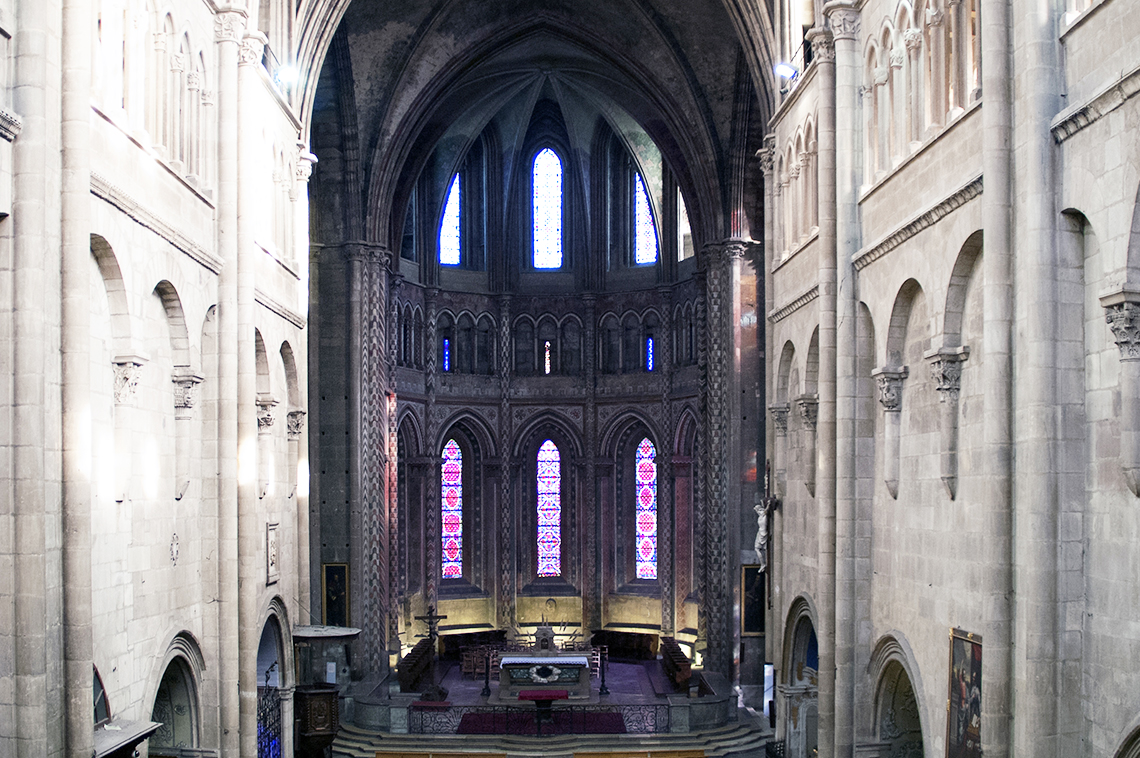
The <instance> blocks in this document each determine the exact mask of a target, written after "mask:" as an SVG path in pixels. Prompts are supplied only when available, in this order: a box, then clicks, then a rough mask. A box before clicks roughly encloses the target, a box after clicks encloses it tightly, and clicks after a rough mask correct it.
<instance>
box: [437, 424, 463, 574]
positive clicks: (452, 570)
mask: <svg viewBox="0 0 1140 758" xmlns="http://www.w3.org/2000/svg"><path fill="white" fill-rule="evenodd" d="M442 468H443V474H442V477H441V481H440V510H441V514H440V515H441V518H440V531H441V534H442V537H443V553H442V555H443V578H444V579H462V578H463V451H462V450H460V449H459V443H458V442H456V441H455V440H453V439H452V440H448V441H447V444H446V445H444V446H443V467H442Z"/></svg>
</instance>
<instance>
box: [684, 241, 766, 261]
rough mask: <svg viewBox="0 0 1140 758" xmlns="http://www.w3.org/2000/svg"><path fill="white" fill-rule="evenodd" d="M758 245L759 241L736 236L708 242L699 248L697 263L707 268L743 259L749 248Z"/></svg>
mask: <svg viewBox="0 0 1140 758" xmlns="http://www.w3.org/2000/svg"><path fill="white" fill-rule="evenodd" d="M759 245H760V243H759V242H753V241H752V240H748V239H741V238H736V237H733V238H730V239H724V240H718V241H716V242H708V243H706V244H705V245H704V246H703V247H702V248H701V253H700V257H699V260H698V263H699V264H700V267H701V268H707V267H709V266H712V265H717V264H719V263H728V262H730V261H733V260H743V259H744V258H745V256H746V255H747V254H748V253H749V251H750V250H751V248H753V247H758V246H759Z"/></svg>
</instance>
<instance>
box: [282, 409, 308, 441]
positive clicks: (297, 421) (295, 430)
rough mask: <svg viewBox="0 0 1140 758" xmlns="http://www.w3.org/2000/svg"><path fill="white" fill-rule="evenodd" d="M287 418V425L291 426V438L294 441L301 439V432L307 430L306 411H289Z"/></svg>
mask: <svg viewBox="0 0 1140 758" xmlns="http://www.w3.org/2000/svg"><path fill="white" fill-rule="evenodd" d="M286 418H287V420H286V423H287V424H288V425H289V436H290V437H291V438H293V439H296V438H298V437H300V436H301V432H302V431H303V430H304V429H305V411H303V410H301V409H300V408H298V409H296V410H292V411H289V415H288V416H287V417H286Z"/></svg>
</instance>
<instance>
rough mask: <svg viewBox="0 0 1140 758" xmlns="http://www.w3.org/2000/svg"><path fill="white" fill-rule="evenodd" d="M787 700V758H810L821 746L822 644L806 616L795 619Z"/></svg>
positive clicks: (785, 689)
mask: <svg viewBox="0 0 1140 758" xmlns="http://www.w3.org/2000/svg"><path fill="white" fill-rule="evenodd" d="M791 639H792V643H791V655H790V656H789V658H788V662H789V666H788V670H787V673H786V683H785V684H784V685H782V686H781V688H780V689H781V694H782V695H783V698H784V743H785V749H786V752H785V755H787V756H788V758H811V756H814V755H815V754H816V750H817V748H818V746H819V641H818V640H817V639H816V636H815V626H814V625H813V624H812V623H811V618H810V617H809V616H808V615H807V613H806V612H805V613H802V614H800V615H799V616H798V618H796V619H795V626H794V631H793V632H792V638H791Z"/></svg>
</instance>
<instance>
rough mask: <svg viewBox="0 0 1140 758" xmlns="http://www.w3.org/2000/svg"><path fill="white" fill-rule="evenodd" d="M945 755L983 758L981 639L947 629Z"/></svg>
mask: <svg viewBox="0 0 1140 758" xmlns="http://www.w3.org/2000/svg"><path fill="white" fill-rule="evenodd" d="M946 716H947V723H946V758H982V638H981V636H980V635H977V634H971V633H970V632H966V631H963V630H961V629H951V630H950V700H949V708H948V709H947V711H946Z"/></svg>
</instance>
